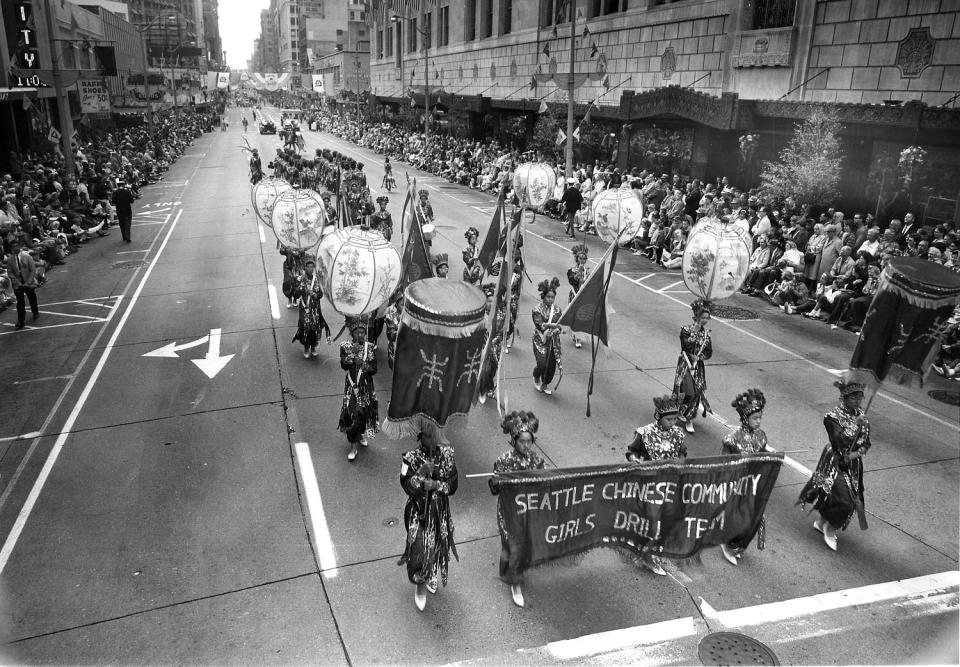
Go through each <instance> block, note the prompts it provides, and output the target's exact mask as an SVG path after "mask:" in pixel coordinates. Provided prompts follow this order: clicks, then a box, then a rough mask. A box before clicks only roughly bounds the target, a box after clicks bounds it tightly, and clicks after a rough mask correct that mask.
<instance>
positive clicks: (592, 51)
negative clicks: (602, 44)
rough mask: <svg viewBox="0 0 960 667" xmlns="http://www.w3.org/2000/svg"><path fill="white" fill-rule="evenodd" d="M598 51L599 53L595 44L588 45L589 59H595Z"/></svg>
mask: <svg viewBox="0 0 960 667" xmlns="http://www.w3.org/2000/svg"><path fill="white" fill-rule="evenodd" d="M598 51H599V49H598V48H597V43H596V42H591V44H590V57H591V58H596V57H597V52H598Z"/></svg>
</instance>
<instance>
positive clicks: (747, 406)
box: [730, 389, 767, 419]
mask: <svg viewBox="0 0 960 667" xmlns="http://www.w3.org/2000/svg"><path fill="white" fill-rule="evenodd" d="M730 405H732V406H733V407H734V408H736V410H737V412H738V413H739V414H740V419H746V418H747V417H749V416H750V415H752V414H753V413H754V412H760V411H761V410H763V408H764V407H765V406H766V405H767V398H766V396H764V395H763V392H762V391H760V390H759V389H747V390H746V391H745V392H743V393H742V394H738V395H737V397H736V398H735V399H733V403H731V404H730Z"/></svg>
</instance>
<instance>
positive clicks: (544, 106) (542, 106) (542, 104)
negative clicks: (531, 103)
mask: <svg viewBox="0 0 960 667" xmlns="http://www.w3.org/2000/svg"><path fill="white" fill-rule="evenodd" d="M547 111H548V107H547V103H546V102H545V101H542V100H541V102H540V108H539V109H537V113H547Z"/></svg>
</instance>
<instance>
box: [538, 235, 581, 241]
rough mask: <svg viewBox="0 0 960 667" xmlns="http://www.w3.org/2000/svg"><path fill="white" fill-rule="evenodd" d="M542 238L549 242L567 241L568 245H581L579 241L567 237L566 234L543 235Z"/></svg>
mask: <svg viewBox="0 0 960 667" xmlns="http://www.w3.org/2000/svg"><path fill="white" fill-rule="evenodd" d="M543 238H545V239H548V240H550V241H569V242H570V243H581V242H582V241H580V239H575V238H571V237H569V236H567V235H566V234H544V235H543Z"/></svg>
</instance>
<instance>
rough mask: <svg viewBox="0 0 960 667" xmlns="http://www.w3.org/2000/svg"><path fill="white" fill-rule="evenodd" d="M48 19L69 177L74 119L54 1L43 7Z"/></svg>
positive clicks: (49, 39) (55, 87)
mask: <svg viewBox="0 0 960 667" xmlns="http://www.w3.org/2000/svg"><path fill="white" fill-rule="evenodd" d="M43 10H44V13H45V14H46V19H47V21H46V22H47V41H48V42H49V43H50V61H51V64H52V68H53V90H54V93H55V94H56V100H57V114H58V116H59V117H60V150H61V151H62V152H63V161H64V166H65V167H66V172H67V174H69V175H74V160H73V147H72V146H71V145H70V140H71V139H72V138H73V117H72V116H71V115H70V96H69V94H68V93H67V92H66V91H65V90H64V89H63V79H62V76H63V74H62V70H61V69H60V54H59V50H60V47H59V46H57V45H58V44H59V43H60V42H59V41H58V40H57V35H56V32H55V30H56V20H55V19H54V17H53V12H54V11H55V10H54V3H53V0H46V2H45V3H44V7H43Z"/></svg>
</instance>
